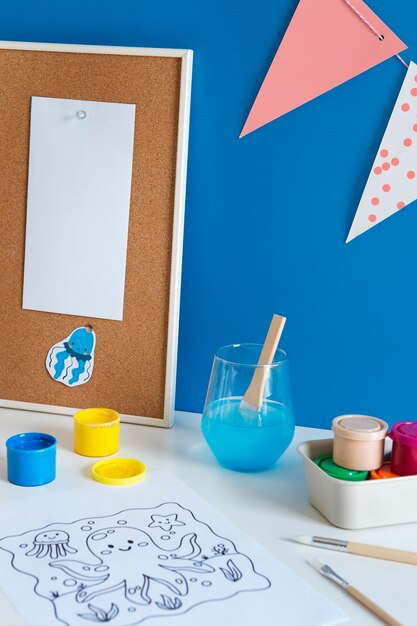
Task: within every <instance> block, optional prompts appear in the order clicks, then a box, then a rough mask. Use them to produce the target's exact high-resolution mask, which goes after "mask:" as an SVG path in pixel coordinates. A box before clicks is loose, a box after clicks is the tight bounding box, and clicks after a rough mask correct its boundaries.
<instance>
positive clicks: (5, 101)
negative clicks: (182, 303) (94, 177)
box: [0, 42, 192, 426]
mask: <svg viewBox="0 0 417 626" xmlns="http://www.w3.org/2000/svg"><path fill="white" fill-rule="evenodd" d="M19 45H20V49H17V47H18V46H19ZM10 46H14V49H10ZM22 48H23V49H22ZM32 48H35V49H32ZM190 54H191V51H186V50H182V51H181V50H180V51H166V50H159V51H158V50H154V49H151V50H149V49H140V48H139V49H134V48H133V49H132V48H108V47H105V48H104V47H100V48H99V47H92V46H60V45H52V44H51V45H49V44H15V43H12V42H9V43H6V42H4V43H3V44H0V81H1V84H2V89H1V91H0V144H1V146H2V150H1V153H0V171H1V176H0V203H1V241H2V245H1V246H0V271H1V281H0V319H1V325H0V362H1V368H0V398H2V401H1V402H0V404H2V405H3V406H17V407H19V408H31V409H33V408H36V409H38V410H50V411H54V412H61V413H70V412H72V411H73V409H75V408H85V407H93V406H98V407H109V408H114V409H116V410H117V411H119V413H121V414H123V416H124V417H125V419H126V421H137V422H139V423H152V424H156V425H165V426H167V425H170V424H171V423H172V414H173V408H174V391H175V370H176V367H175V361H176V347H177V337H178V308H179V292H180V273H181V247H182V225H183V209H184V201H185V169H186V151H187V139H188V114H189V92H190V84H191V78H190V77H191V66H190V61H191V59H192V57H191V58H190ZM185 61H186V63H185ZM32 96H47V97H53V98H70V99H83V100H97V101H104V102H120V103H135V104H136V120H135V138H134V154H133V172H132V188H131V204H130V218H129V233H128V249H127V265H126V283H125V299H124V314H123V320H122V321H110V320H104V319H95V318H83V317H78V316H73V315H61V314H53V313H44V312H39V311H30V310H24V309H22V285H23V263H24V249H25V220H26V199H27V178H28V150H29V130H30V105H31V97H32ZM64 237H65V234H64ZM66 237H67V245H68V246H70V245H71V234H70V233H67V234H66ZM109 254H111V250H109ZM173 281H174V283H175V284H173ZM86 323H90V324H91V325H92V326H93V328H94V330H95V333H96V337H97V344H96V350H95V365H94V374H93V376H92V378H91V380H90V381H88V383H87V384H85V385H80V386H78V387H75V388H68V387H66V386H65V385H63V384H61V383H58V382H56V381H54V380H52V378H51V377H50V376H49V374H48V372H47V370H46V367H45V358H46V354H47V353H48V350H49V348H50V347H51V346H52V345H53V344H54V343H55V342H57V341H59V340H60V339H62V338H64V337H65V336H66V335H68V334H69V333H70V332H71V331H72V330H73V329H75V328H76V327H78V326H83V325H84V324H86ZM21 403H28V404H21Z"/></svg>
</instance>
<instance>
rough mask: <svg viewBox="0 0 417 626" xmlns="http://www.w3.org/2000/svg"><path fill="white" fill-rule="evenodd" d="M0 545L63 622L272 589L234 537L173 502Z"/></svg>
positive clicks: (158, 610) (154, 612)
mask: <svg viewBox="0 0 417 626" xmlns="http://www.w3.org/2000/svg"><path fill="white" fill-rule="evenodd" d="M0 549H1V550H5V551H6V552H8V553H9V554H10V555H11V566H12V567H13V569H14V570H15V571H17V572H20V573H21V574H22V575H25V576H30V577H32V580H33V581H34V585H33V591H34V593H35V594H36V595H37V596H39V597H41V598H44V599H45V602H48V603H52V605H53V610H54V615H55V620H56V622H57V624H58V623H60V624H65V625H66V626H86V623H87V622H91V623H96V624H100V623H110V624H111V626H135V625H137V624H141V623H142V622H144V621H145V620H148V619H150V618H152V617H158V616H164V615H165V616H167V615H170V616H179V615H181V614H184V613H186V612H188V611H191V610H192V609H193V608H194V607H196V606H199V605H201V604H202V603H205V602H221V601H223V602H224V601H227V599H229V598H231V597H233V596H235V595H236V594H239V593H247V592H260V591H263V590H265V589H268V588H269V587H270V586H271V583H270V580H269V579H268V578H267V577H266V576H264V575H262V574H260V573H258V572H257V571H256V569H255V565H254V563H253V562H252V560H251V558H250V557H249V556H247V555H245V554H243V553H242V552H240V551H239V550H238V549H237V547H236V546H235V544H234V543H233V541H232V540H230V539H228V538H225V537H221V536H220V535H218V534H216V532H215V531H214V530H213V529H212V528H211V527H210V526H209V525H208V524H207V523H205V522H203V521H200V520H198V519H197V518H196V517H195V516H194V514H193V512H192V511H191V510H189V509H187V508H185V507H183V506H181V505H180V504H178V503H176V502H164V503H162V504H159V505H158V506H155V507H152V508H132V509H125V510H123V511H119V512H118V513H115V514H113V515H107V516H102V517H94V516H93V517H86V518H83V519H78V520H75V521H73V522H69V523H68V522H67V523H53V524H49V525H48V526H45V527H44V528H36V529H32V530H28V531H26V532H24V533H22V534H20V535H14V536H9V537H4V538H2V539H0ZM47 606H48V604H46V605H45V611H46V610H47ZM49 606H50V604H49ZM49 615H50V614H49ZM46 621H47V620H45V623H46ZM49 623H50V621H48V624H49Z"/></svg>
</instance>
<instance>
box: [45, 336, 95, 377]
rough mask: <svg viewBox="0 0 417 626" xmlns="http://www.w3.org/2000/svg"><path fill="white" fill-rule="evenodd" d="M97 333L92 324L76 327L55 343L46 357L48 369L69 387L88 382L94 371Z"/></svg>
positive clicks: (52, 375)
mask: <svg viewBox="0 0 417 626" xmlns="http://www.w3.org/2000/svg"><path fill="white" fill-rule="evenodd" d="M95 344H96V335H95V332H94V330H93V327H92V326H91V325H90V324H86V325H85V326H80V327H79V328H76V329H75V330H74V331H73V332H72V333H71V334H70V335H68V337H65V339H63V340H62V341H58V343H56V344H54V345H53V346H52V348H51V349H50V350H49V352H48V354H47V357H46V369H47V370H48V372H49V374H50V375H51V377H52V378H53V379H54V380H57V381H59V382H61V383H63V384H64V385H66V386H67V387H76V386H77V385H83V384H85V383H86V382H88V381H89V380H90V378H91V375H92V373H93V367H94V349H95Z"/></svg>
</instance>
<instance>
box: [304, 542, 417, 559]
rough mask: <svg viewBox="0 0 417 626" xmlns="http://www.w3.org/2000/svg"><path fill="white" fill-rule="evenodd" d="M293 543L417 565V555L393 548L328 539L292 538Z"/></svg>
mask: <svg viewBox="0 0 417 626" xmlns="http://www.w3.org/2000/svg"><path fill="white" fill-rule="evenodd" d="M294 541H297V542H298V543H303V544H304V545H306V546H315V547H316V548H327V549H328V550H337V551H338V552H348V553H349V554H358V555H359V556H370V557H373V558H375V559H384V560H385V561H397V562H398V563H408V564H409V565H417V553H416V552H409V551H408V550H396V549H394V548H384V547H382V546H372V545H369V544H367V543H355V542H353V541H346V540H343V539H332V538H330V537H314V536H313V537H307V536H302V537H294Z"/></svg>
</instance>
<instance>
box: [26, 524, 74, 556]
mask: <svg viewBox="0 0 417 626" xmlns="http://www.w3.org/2000/svg"><path fill="white" fill-rule="evenodd" d="M69 540H70V538H69V534H68V533H66V532H65V531H64V530H49V531H48V532H44V533H38V534H37V535H36V537H35V539H34V540H33V547H32V548H31V549H30V550H28V552H26V556H36V558H37V559H43V558H45V557H46V556H47V557H49V558H50V559H57V558H58V557H61V556H66V555H67V554H75V553H76V552H77V550H76V549H75V548H72V547H71V546H70V545H69Z"/></svg>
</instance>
